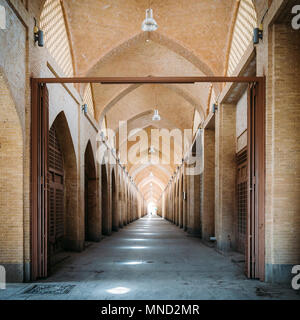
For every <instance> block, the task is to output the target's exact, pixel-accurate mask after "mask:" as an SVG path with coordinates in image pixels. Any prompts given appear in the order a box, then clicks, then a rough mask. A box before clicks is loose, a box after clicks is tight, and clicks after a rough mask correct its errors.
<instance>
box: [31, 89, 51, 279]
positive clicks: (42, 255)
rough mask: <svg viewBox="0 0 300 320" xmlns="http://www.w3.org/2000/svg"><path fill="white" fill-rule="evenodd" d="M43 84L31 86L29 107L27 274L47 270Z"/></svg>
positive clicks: (34, 276)
mask: <svg viewBox="0 0 300 320" xmlns="http://www.w3.org/2000/svg"><path fill="white" fill-rule="evenodd" d="M48 109H49V98H48V90H47V87H46V85H43V84H38V85H37V84H35V85H33V86H32V108H31V260H32V261H31V262H32V263H31V278H32V280H36V279H39V278H45V277H47V274H48V268H47V267H48V261H47V256H48V253H47V237H48V236H47V230H48V223H47V221H48V212H47V210H48V130H49V125H48V117H49V110H48Z"/></svg>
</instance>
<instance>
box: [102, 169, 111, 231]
mask: <svg viewBox="0 0 300 320" xmlns="http://www.w3.org/2000/svg"><path fill="white" fill-rule="evenodd" d="M101 212H102V234H104V235H109V234H110V233H111V228H110V217H109V208H108V183H107V173H106V166H105V164H103V165H101Z"/></svg>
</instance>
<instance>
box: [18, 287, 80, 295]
mask: <svg viewBox="0 0 300 320" xmlns="http://www.w3.org/2000/svg"><path fill="white" fill-rule="evenodd" d="M74 287H75V285H55V284H45V285H44V284H36V285H34V286H33V287H31V288H29V289H27V290H25V291H24V292H23V294H54V295H56V294H68V293H69V292H70V291H71V290H72V289H73V288H74Z"/></svg>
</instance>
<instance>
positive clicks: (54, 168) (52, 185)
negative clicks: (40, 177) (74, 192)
mask: <svg viewBox="0 0 300 320" xmlns="http://www.w3.org/2000/svg"><path fill="white" fill-rule="evenodd" d="M48 157H49V158H48V159H49V161H48V181H49V211H48V262H49V265H50V267H51V266H53V265H54V264H55V260H56V259H55V256H56V254H57V253H59V252H60V251H62V249H63V240H64V235H65V204H64V194H65V191H64V190H65V173H64V161H63V154H62V151H61V147H60V143H59V141H58V138H57V133H56V129H55V125H52V127H51V128H50V130H49V145H48Z"/></svg>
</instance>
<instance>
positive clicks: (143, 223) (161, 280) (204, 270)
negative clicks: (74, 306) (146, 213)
mask: <svg viewBox="0 0 300 320" xmlns="http://www.w3.org/2000/svg"><path fill="white" fill-rule="evenodd" d="M40 284H43V285H47V284H51V285H53V284H55V285H58V286H70V285H73V286H74V287H72V288H71V291H70V292H69V293H66V294H52V293H48V294H39V293H38V294H36V293H35V294H34V293H32V292H31V293H27V294H24V291H26V290H28V289H30V288H32V287H33V284H10V285H8V288H7V289H6V290H0V299H270V298H271V299H300V296H299V295H298V294H295V292H294V291H292V290H290V289H287V288H282V287H278V286H270V284H264V283H261V282H259V281H255V280H247V279H246V278H245V277H244V275H243V273H242V269H241V268H240V267H239V266H237V265H236V264H234V263H232V262H231V258H230V257H224V256H223V255H221V254H219V253H217V252H216V251H215V250H214V249H212V248H209V247H207V246H205V245H204V244H202V243H201V241H200V239H198V238H194V237H190V236H188V235H187V234H186V233H184V232H183V231H182V230H180V229H178V228H177V227H176V226H175V225H173V224H171V223H169V222H167V221H165V220H163V219H161V218H158V217H153V218H152V217H150V218H148V217H145V218H143V219H140V220H138V221H136V222H134V223H132V224H130V225H129V226H127V227H125V228H123V229H122V230H120V231H119V232H117V233H114V234H113V236H111V237H107V238H105V239H104V240H102V241H101V242H100V243H93V244H91V245H90V246H89V247H88V248H87V249H86V250H85V251H84V252H82V253H66V254H65V259H64V260H63V261H62V262H60V263H58V265H57V267H56V270H55V272H54V274H53V275H52V276H51V277H50V278H48V279H47V281H44V282H40ZM58 291H59V290H58Z"/></svg>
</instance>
